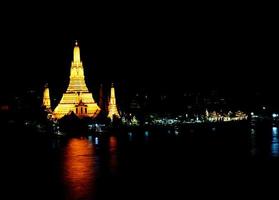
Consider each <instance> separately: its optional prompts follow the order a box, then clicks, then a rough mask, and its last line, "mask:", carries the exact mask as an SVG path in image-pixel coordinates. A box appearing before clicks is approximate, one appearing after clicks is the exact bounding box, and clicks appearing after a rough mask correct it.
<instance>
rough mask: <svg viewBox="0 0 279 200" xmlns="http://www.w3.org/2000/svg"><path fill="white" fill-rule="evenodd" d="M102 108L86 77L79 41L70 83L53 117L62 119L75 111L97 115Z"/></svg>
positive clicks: (80, 114) (79, 113)
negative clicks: (88, 85) (87, 84)
mask: <svg viewBox="0 0 279 200" xmlns="http://www.w3.org/2000/svg"><path fill="white" fill-rule="evenodd" d="M100 111H101V109H100V108H99V106H98V105H97V103H96V102H95V101H94V98H93V95H92V93H90V92H89V90H88V88H87V86H86V83H85V77H84V69H83V65H82V61H81V60H80V48H79V46H78V43H77V42H76V43H75V47H74V59H73V61H72V64H71V73H70V83H69V86H68V88H67V91H66V92H65V93H64V94H63V96H62V99H61V100H60V103H59V104H58V105H57V107H56V108H55V109H54V112H53V118H56V119H60V118H62V117H63V116H65V115H67V114H69V113H71V112H73V113H74V114H75V115H77V116H78V117H80V118H82V117H93V118H94V117H96V116H97V115H98V114H99V112H100Z"/></svg>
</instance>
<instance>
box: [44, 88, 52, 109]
mask: <svg viewBox="0 0 279 200" xmlns="http://www.w3.org/2000/svg"><path fill="white" fill-rule="evenodd" d="M43 107H45V109H51V105H50V96H49V89H48V84H46V85H45V90H44V96H43Z"/></svg>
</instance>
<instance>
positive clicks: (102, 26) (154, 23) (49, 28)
mask: <svg viewBox="0 0 279 200" xmlns="http://www.w3.org/2000/svg"><path fill="white" fill-rule="evenodd" d="M123 6H124V5H123ZM130 6H131V7H130V9H128V8H124V7H122V6H121V5H118V7H114V6H113V5H112V6H110V7H106V6H102V7H101V8H100V7H97V6H90V7H86V6H83V7H81V6H78V7H76V6H75V5H74V6H73V7H71V8H68V7H61V8H58V7H57V8H56V9H54V10H50V9H48V8H44V9H43V7H42V10H41V9H38V10H35V9H34V10H32V9H30V10H28V12H27V11H26V10H24V9H19V10H13V12H12V13H10V14H9V15H6V16H3V18H2V19H1V20H2V21H3V23H2V26H3V29H2V35H3V37H2V39H3V41H2V45H3V46H4V49H5V50H4V53H2V54H1V57H2V56H3V57H2V58H1V60H2V63H1V65H2V66H1V70H4V71H2V73H1V74H2V75H3V74H5V76H4V77H3V76H2V77H3V78H2V79H1V89H7V90H9V89H10V88H15V87H16V86H18V85H20V86H21V87H25V86H28V87H30V86H31V87H32V86H40V85H43V84H44V83H45V82H49V84H50V85H51V86H54V87H55V88H56V89H57V88H61V87H62V90H64V89H65V88H66V86H67V83H68V76H69V70H70V62H71V60H72V50H73V44H74V41H75V40H76V39H77V40H79V42H80V47H81V57H82V60H83V63H84V68H85V71H86V72H85V73H86V77H87V81H88V83H89V84H90V87H95V86H97V85H98V84H99V83H100V82H109V81H110V80H113V81H115V82H120V83H122V85H127V86H129V87H132V86H134V85H135V86H137V87H145V88H157V87H160V88H173V89H174V90H180V89H183V90H184V89H185V90H187V89H189V90H192V89H201V88H202V89H204V88H209V89H211V88H222V89H227V90H232V91H235V90H242V91H246V90H262V91H266V90H268V91H273V90H274V89H276V88H277V85H278V75H277V73H276V72H275V70H276V67H278V59H277V58H278V35H279V34H278V30H277V28H276V27H277V25H278V24H277V23H276V22H275V18H274V16H273V12H272V11H270V12H269V11H268V10H261V9H260V8H259V7H260V6H259V7H258V8H257V9H253V8H252V7H249V8H246V7H245V8H243V9H234V8H233V7H228V6H225V8H224V9H219V8H217V7H215V6H213V5H211V7H210V8H208V7H207V6H203V7H195V9H192V8H191V7H187V6H184V7H182V6H177V7H174V8H173V7H169V6H168V5H163V6H162V7H160V6H159V5H152V6H151V5H149V6H143V5H141V6H140V5H130ZM213 7H214V9H212V8H213ZM65 84H66V85H65Z"/></svg>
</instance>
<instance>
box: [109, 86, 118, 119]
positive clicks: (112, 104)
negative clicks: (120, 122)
mask: <svg viewBox="0 0 279 200" xmlns="http://www.w3.org/2000/svg"><path fill="white" fill-rule="evenodd" d="M108 112H109V113H108V118H110V119H111V121H112V120H113V118H114V117H117V118H120V115H119V113H118V110H117V106H116V98H115V89H114V85H113V83H112V84H111V89H110V100H109V106H108Z"/></svg>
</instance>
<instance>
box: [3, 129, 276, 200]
mask: <svg viewBox="0 0 279 200" xmlns="http://www.w3.org/2000/svg"><path fill="white" fill-rule="evenodd" d="M24 131H26V130H24ZM24 131H23V130H22V129H19V128H16V127H9V128H8V129H7V130H5V133H6V134H4V136H3V137H2V140H1V154H2V156H1V157H2V159H1V160H2V161H1V165H2V170H1V174H2V175H1V177H2V178H1V181H2V184H4V185H5V186H4V187H3V186H2V189H3V190H4V192H5V193H7V195H8V198H4V199H38V200H39V199H67V200H74V199H84V200H85V199H86V200H87V199H150V198H151V199H159V198H169V199H185V198H187V197H190V196H193V195H194V196H195V197H197V198H198V197H201V196H202V195H205V194H206V196H207V197H208V198H209V197H221V198H222V197H223V198H224V199H226V196H232V195H233V196H238V195H240V194H241V193H242V192H249V191H251V193H252V194H255V193H257V192H260V191H263V188H265V187H267V186H268V187H269V189H270V191H269V194H270V193H272V188H273V187H275V188H276V187H277V186H278V182H279V179H278V177H279V176H278V175H279V165H278V161H279V134H278V127H276V126H264V127H257V126H250V125H249V126H245V127H242V126H241V127H234V126H228V127H226V126H222V127H218V126H217V127H207V128H187V129H181V128H177V129H174V128H172V129H168V128H165V129H154V130H137V131H123V132H111V133H104V134H103V135H101V136H98V137H96V136H94V135H92V136H87V137H75V138H49V137H43V136H41V135H40V134H39V133H36V132H32V131H31V132H30V133H28V132H27V133H25V132H24ZM273 181H275V183H273ZM2 194H3V195H4V193H2ZM223 195H226V196H223ZM18 196H19V197H20V198H18Z"/></svg>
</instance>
